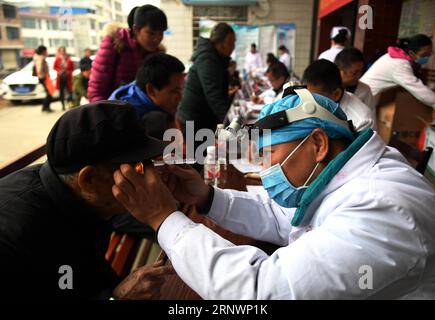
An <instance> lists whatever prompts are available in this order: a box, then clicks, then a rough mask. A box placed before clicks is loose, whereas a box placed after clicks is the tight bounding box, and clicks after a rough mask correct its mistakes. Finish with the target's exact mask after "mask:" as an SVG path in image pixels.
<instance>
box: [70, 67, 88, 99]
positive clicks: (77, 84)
mask: <svg viewBox="0 0 435 320" xmlns="http://www.w3.org/2000/svg"><path fill="white" fill-rule="evenodd" d="M86 80H87V79H85V78H84V77H83V75H82V74H81V73H80V74H78V75H76V76H74V78H73V94H74V98H73V107H78V106H79V105H80V99H81V98H82V97H85V98H88V90H87V88H86V85H85V83H86Z"/></svg>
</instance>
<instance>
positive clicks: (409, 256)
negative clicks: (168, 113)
mask: <svg viewBox="0 0 435 320" xmlns="http://www.w3.org/2000/svg"><path fill="white" fill-rule="evenodd" d="M298 95H299V96H296V95H290V96H287V97H284V98H283V99H282V100H280V101H277V102H275V103H273V104H271V105H267V106H265V107H264V108H263V110H262V112H261V114H260V120H259V121H258V122H257V126H258V127H259V128H267V127H273V129H272V133H271V135H270V139H269V140H267V139H265V140H260V141H262V143H260V147H261V148H269V149H271V154H272V156H271V161H272V166H271V167H270V168H269V169H267V170H265V171H263V172H262V173H261V177H262V181H263V186H264V187H265V188H266V190H267V191H268V194H269V197H266V196H259V195H255V194H249V193H247V192H239V191H234V190H221V189H218V188H212V187H209V186H206V185H205V184H204V183H203V181H202V178H201V177H200V175H199V174H198V173H197V172H196V171H194V170H192V169H186V168H181V167H176V166H173V167H171V168H169V169H168V174H167V175H165V174H164V175H163V176H162V178H160V176H159V175H158V174H157V172H156V171H155V169H154V167H153V166H152V165H151V166H146V168H145V177H143V176H141V175H140V174H137V173H136V172H135V171H134V169H133V168H132V167H131V166H130V165H122V166H121V167H120V170H117V171H116V172H115V174H114V181H115V185H114V186H113V188H112V190H113V193H114V196H115V197H116V199H118V200H119V201H120V202H121V203H123V205H124V206H125V207H126V208H127V209H128V210H129V211H130V212H131V213H132V214H133V215H134V216H135V217H136V218H137V219H139V220H140V221H142V222H143V223H147V224H150V225H151V227H152V228H154V229H155V230H157V237H158V242H159V244H160V246H161V247H162V248H163V250H165V252H166V253H167V255H168V257H169V259H170V260H171V262H172V265H173V266H174V268H175V270H176V272H177V273H178V275H179V276H180V277H181V278H182V279H183V281H185V282H186V284H187V285H189V286H190V287H191V288H192V289H193V290H195V291H196V292H197V293H198V294H199V295H200V296H201V297H202V298H205V299H365V298H372V299H396V298H397V299H400V298H402V299H412V298H421V299H434V298H435V232H433V230H434V229H435V219H434V208H435V192H434V190H433V188H432V187H431V186H430V185H429V183H428V182H427V181H426V180H425V179H424V178H423V177H422V176H421V175H420V174H419V173H417V172H416V171H415V170H414V169H413V168H411V167H410V166H409V164H408V163H407V162H406V160H405V159H404V158H403V157H402V156H401V154H400V153H399V152H398V151H397V150H395V149H392V148H390V147H386V146H385V144H384V142H383V141H382V139H381V138H380V137H379V136H378V135H377V134H376V133H375V132H373V131H372V130H371V129H366V130H365V131H363V132H361V133H359V134H357V135H355V134H353V133H352V132H351V131H350V130H349V127H348V126H347V124H346V121H344V120H345V119H346V116H345V115H344V113H343V112H342V111H341V109H340V108H339V106H338V104H336V103H334V102H333V101H332V100H329V99H327V98H325V97H322V96H320V95H317V94H313V96H314V99H313V96H311V94H310V93H309V92H308V93H307V90H304V89H302V91H300V90H299V91H298ZM301 101H302V102H303V103H301ZM285 119H286V120H285ZM292 119H299V120H296V121H294V122H293V121H292ZM284 120H285V121H284ZM267 141H269V142H267ZM175 199H177V200H179V201H182V202H185V203H190V204H195V205H197V207H198V208H199V210H200V211H202V212H207V213H208V217H209V218H211V219H213V220H214V221H215V222H216V223H217V224H219V225H220V226H222V227H224V228H226V229H229V230H231V231H233V232H235V233H239V234H243V235H246V236H249V237H252V238H255V239H258V240H262V241H267V242H270V243H274V244H276V245H279V246H280V248H279V249H278V250H276V251H275V252H274V253H273V254H272V255H267V254H266V253H265V252H264V251H262V250H260V249H258V248H256V247H253V246H236V245H234V244H232V243H231V242H229V241H227V240H225V239H224V238H222V237H220V236H219V235H217V234H216V233H214V232H213V231H212V230H210V229H208V228H207V227H205V226H204V225H202V224H197V223H194V222H193V221H191V220H190V219H189V218H188V217H186V216H185V215H184V213H183V212H180V211H178V210H177V207H176V201H175ZM291 207H296V211H295V210H294V209H291Z"/></svg>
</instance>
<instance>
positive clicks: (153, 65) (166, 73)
mask: <svg viewBox="0 0 435 320" xmlns="http://www.w3.org/2000/svg"><path fill="white" fill-rule="evenodd" d="M183 71H184V64H183V63H182V62H181V61H180V60H178V59H177V58H176V57H174V56H171V55H169V54H166V53H156V54H152V55H150V56H148V57H147V58H145V60H144V62H143V63H142V65H141V66H140V68H139V70H138V71H137V73H136V85H137V86H138V87H139V88H140V89H142V91H144V92H146V85H147V84H148V83H149V84H151V85H152V86H153V87H155V88H157V89H159V90H160V89H162V88H163V87H165V86H166V85H168V84H169V80H170V77H171V75H173V74H175V73H183Z"/></svg>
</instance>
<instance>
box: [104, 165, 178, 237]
mask: <svg viewBox="0 0 435 320" xmlns="http://www.w3.org/2000/svg"><path fill="white" fill-rule="evenodd" d="M113 179H114V181H115V184H114V185H113V186H112V193H113V195H114V197H115V199H116V200H118V201H119V202H120V203H121V204H122V205H123V206H124V207H125V208H126V209H127V210H128V211H129V212H130V213H131V214H132V215H133V216H134V217H135V218H136V219H137V220H139V221H140V222H142V223H144V224H148V225H150V226H151V228H153V229H154V230H157V229H158V227H159V226H160V224H161V223H162V222H163V221H164V220H165V219H166V218H167V217H168V216H169V215H170V214H171V213H173V212H174V211H177V203H176V201H175V199H174V198H173V197H172V195H171V193H170V192H169V189H168V188H167V187H166V185H165V184H164V183H163V182H162V180H161V179H160V177H159V175H158V173H157V172H156V171H155V168H154V166H153V165H152V164H150V165H147V166H145V167H144V174H143V175H142V174H139V173H137V172H136V171H135V170H134V169H133V168H132V167H131V166H130V165H128V164H122V165H121V166H120V169H119V170H116V171H115V173H114V174H113Z"/></svg>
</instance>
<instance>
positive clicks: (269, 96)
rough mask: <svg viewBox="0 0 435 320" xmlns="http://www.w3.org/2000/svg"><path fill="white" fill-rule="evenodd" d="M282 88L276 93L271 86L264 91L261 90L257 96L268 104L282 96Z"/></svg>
mask: <svg viewBox="0 0 435 320" xmlns="http://www.w3.org/2000/svg"><path fill="white" fill-rule="evenodd" d="M282 94H283V90H282V89H281V90H280V91H279V92H278V93H276V92H275V90H273V88H270V89H267V90H266V91H264V92H262V93H261V94H260V95H259V97H260V98H262V99H263V101H264V103H265V104H270V103H273V102H275V101H278V100H279V99H281V98H282Z"/></svg>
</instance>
